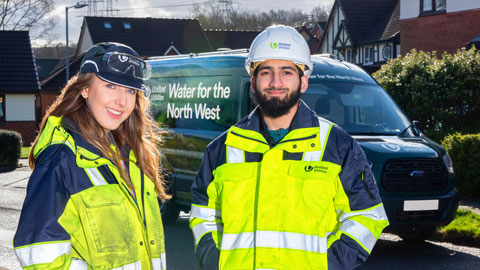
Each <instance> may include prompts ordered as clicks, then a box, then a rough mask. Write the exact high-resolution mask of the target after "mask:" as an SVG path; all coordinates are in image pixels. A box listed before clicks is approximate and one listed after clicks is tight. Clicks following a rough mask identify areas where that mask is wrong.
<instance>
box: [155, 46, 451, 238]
mask: <svg viewBox="0 0 480 270" xmlns="http://www.w3.org/2000/svg"><path fill="white" fill-rule="evenodd" d="M246 56H247V54H246V50H237V51H225V52H213V53H202V54H198V55H197V54H196V55H192V54H190V55H179V56H167V57H154V58H151V59H149V60H148V62H149V63H150V64H151V65H152V77H151V79H150V80H148V81H147V82H146V84H147V86H148V87H149V89H150V92H151V94H150V99H151V101H152V105H153V106H152V108H153V109H152V113H153V117H154V118H155V120H156V121H157V122H158V123H159V125H160V126H161V127H162V130H163V131H164V132H165V135H164V139H165V142H164V144H163V146H162V147H161V152H162V153H163V154H164V160H163V162H162V163H163V166H164V169H165V170H166V171H167V172H168V180H169V185H170V191H171V193H172V195H173V199H172V200H170V201H169V202H167V203H166V204H163V205H162V207H161V209H162V217H163V218H164V222H166V223H173V222H175V221H176V220H177V217H178V214H179V211H180V210H183V211H189V209H190V204H191V200H192V196H191V194H190V186H191V185H192V182H193V180H194V178H195V175H196V174H197V171H198V170H199V168H200V164H201V162H202V158H203V151H204V150H205V147H206V146H207V144H208V143H209V142H210V141H211V140H213V139H214V138H216V137H217V136H219V135H220V134H221V133H222V132H224V131H225V130H227V129H228V128H229V127H230V126H231V125H233V124H234V123H236V122H237V121H238V120H240V119H241V118H243V117H244V116H245V115H247V114H248V113H249V112H250V111H251V109H252V108H253V104H252V101H251V99H250V98H249V94H250V78H249V76H248V74H247V72H246V70H245V67H244V62H245V58H246ZM312 58H313V59H312V60H313V63H314V69H313V72H312V74H311V75H310V77H309V87H308V90H307V92H306V93H304V94H303V95H302V99H303V100H304V101H305V102H306V104H307V105H308V106H309V107H310V108H312V109H313V110H315V111H316V112H317V114H318V115H319V116H321V117H324V118H326V119H328V120H330V121H332V122H334V123H336V124H338V125H340V126H341V127H342V128H344V129H345V130H346V131H347V132H349V133H350V134H351V135H352V136H353V137H354V138H355V139H356V140H357V141H358V142H359V143H360V145H361V147H362V148H363V150H364V151H365V154H366V155H367V158H368V161H369V163H370V166H371V168H372V171H373V173H374V175H375V178H376V179H377V185H378V188H379V191H380V195H381V197H382V199H383V203H384V205H385V209H386V212H387V215H388V218H389V221H390V226H389V230H390V231H392V232H394V233H397V234H398V235H400V236H401V237H402V238H403V239H406V240H423V239H426V238H428V237H429V236H430V235H431V234H432V233H433V232H434V230H435V227H436V226H444V225H447V224H448V223H450V222H451V221H452V220H453V218H454V217H455V213H456V210H457V208H458V202H459V194H458V191H457V190H456V189H455V188H454V172H453V167H452V162H451V160H450V157H449V155H448V153H447V152H446V151H445V149H444V148H443V147H441V146H440V145H438V144H437V143H435V142H433V141H432V140H430V139H429V138H427V137H426V136H425V135H424V134H423V133H422V132H421V131H420V130H419V127H418V123H417V122H416V121H413V122H412V121H410V120H409V119H408V118H407V117H406V116H405V114H404V113H403V112H402V111H401V110H400V108H399V107H398V106H397V105H396V104H395V102H394V101H393V100H392V99H391V98H390V96H389V95H388V94H387V93H386V92H385V90H384V89H383V88H382V87H381V86H380V85H379V84H378V83H377V82H376V81H375V80H374V79H373V78H372V77H371V76H370V75H369V74H368V73H367V72H365V71H364V70H362V69H361V68H359V67H358V66H356V65H354V64H351V63H348V62H343V61H339V60H336V59H334V58H333V57H330V56H325V55H315V56H312Z"/></svg>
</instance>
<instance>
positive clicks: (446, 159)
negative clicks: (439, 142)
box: [443, 152, 454, 174]
mask: <svg viewBox="0 0 480 270" xmlns="http://www.w3.org/2000/svg"><path fill="white" fill-rule="evenodd" d="M443 162H445V165H446V166H447V169H448V172H449V173H451V174H454V172H453V163H452V159H451V158H450V155H449V154H448V152H447V153H445V155H444V156H443Z"/></svg>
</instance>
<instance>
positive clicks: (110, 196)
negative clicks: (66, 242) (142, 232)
mask: <svg viewBox="0 0 480 270" xmlns="http://www.w3.org/2000/svg"><path fill="white" fill-rule="evenodd" d="M80 196H81V198H82V201H83V203H84V205H85V213H86V219H87V220H88V226H87V227H86V228H85V225H86V224H84V229H85V230H88V231H89V232H87V231H86V232H85V233H86V234H90V236H91V237H92V239H93V242H94V243H95V248H96V251H97V252H99V253H106V252H125V251H126V250H128V249H130V248H132V247H133V245H134V243H135V238H134V235H133V230H134V226H133V221H134V219H136V218H137V217H136V215H135V213H132V212H131V211H130V206H129V202H128V200H127V199H126V198H125V196H124V194H123V193H122V192H121V191H120V190H119V189H118V187H117V186H115V185H103V186H96V187H93V188H90V189H88V190H85V191H83V192H81V193H80Z"/></svg>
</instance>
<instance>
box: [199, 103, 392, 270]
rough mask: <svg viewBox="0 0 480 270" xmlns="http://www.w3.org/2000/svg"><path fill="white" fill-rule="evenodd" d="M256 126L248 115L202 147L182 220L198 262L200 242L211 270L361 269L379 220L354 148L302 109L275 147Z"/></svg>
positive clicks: (369, 178) (383, 220)
mask: <svg viewBox="0 0 480 270" xmlns="http://www.w3.org/2000/svg"><path fill="white" fill-rule="evenodd" d="M257 110H258V109H257ZM261 125H262V120H261V119H260V117H259V115H258V113H257V111H256V110H255V111H254V112H252V113H251V114H250V115H249V116H247V117H246V118H244V119H243V120H241V121H240V122H239V123H238V124H237V125H236V126H234V127H232V128H230V129H229V130H228V131H227V132H226V133H224V134H223V135H222V136H220V137H219V138H217V139H216V140H215V141H213V142H212V143H211V144H210V145H209V146H208V147H207V150H206V152H205V157H204V160H203V164H202V168H201V170H200V172H199V174H198V175H197V178H196V180H195V182H194V184H193V186H192V194H193V204H192V211H191V213H190V217H191V218H190V226H191V228H192V231H193V234H194V238H195V244H196V248H197V250H196V252H197V255H199V257H200V262H201V263H202V262H206V261H208V258H203V257H205V256H212V255H211V254H212V252H211V249H210V251H209V252H205V251H204V250H203V249H205V247H206V246H207V245H199V243H200V242H201V241H202V238H205V239H209V238H211V240H210V245H216V247H217V249H218V250H220V259H219V262H218V266H219V268H220V269H353V268H355V267H356V266H357V265H359V264H360V263H362V262H363V261H365V260H366V258H367V257H368V255H369V254H370V252H371V250H372V248H373V246H374V245H375V242H376V240H377V239H378V237H379V236H380V234H381V232H382V230H383V229H384V228H385V227H386V226H387V225H388V220H387V216H386V214H385V211H384V208H383V204H382V202H381V199H380V196H379V194H378V190H377V187H376V184H375V180H374V179H373V174H372V172H371V170H370V167H369V166H368V163H367V160H366V157H365V154H364V153H363V151H362V150H361V148H360V146H359V145H358V143H357V142H356V141H354V140H353V139H352V138H351V136H350V135H348V134H347V133H346V132H345V131H344V130H343V129H341V128H339V127H338V126H335V125H333V124H332V123H330V122H328V121H326V120H324V119H322V118H318V117H317V116H316V114H315V113H314V112H313V111H311V110H310V109H309V108H308V107H307V106H306V105H305V104H304V103H303V102H300V106H299V109H298V111H297V113H296V115H295V117H294V119H293V121H292V124H291V126H290V132H289V133H288V134H287V135H286V136H285V137H284V138H283V139H282V140H281V141H279V142H278V143H277V144H275V145H270V144H269V143H268V142H267V140H266V139H265V136H264V132H263V133H262V130H261ZM207 236H208V237H207ZM327 258H328V259H327Z"/></svg>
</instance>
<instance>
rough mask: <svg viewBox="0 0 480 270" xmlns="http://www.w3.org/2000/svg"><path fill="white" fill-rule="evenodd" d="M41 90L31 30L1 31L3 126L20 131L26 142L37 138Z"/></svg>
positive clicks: (0, 109)
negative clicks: (38, 105)
mask: <svg viewBox="0 0 480 270" xmlns="http://www.w3.org/2000/svg"><path fill="white" fill-rule="evenodd" d="M39 92H40V83H39V81H38V73H37V67H36V65H35V58H34V56H33V50H32V45H31V43H30V35H29V33H28V31H0V129H7V130H14V131H17V132H19V133H20V134H21V135H22V140H23V145H25V146H28V145H30V144H31V143H32V142H33V141H34V139H35V130H36V128H37V122H36V120H37V117H36V116H37V111H36V104H35V102H36V99H37V96H38V94H39Z"/></svg>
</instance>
